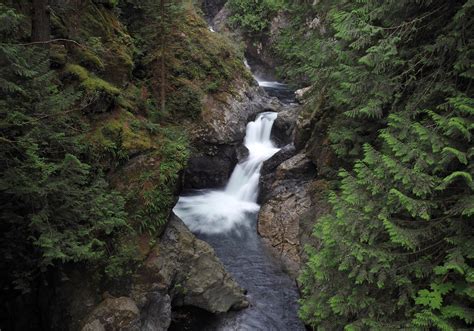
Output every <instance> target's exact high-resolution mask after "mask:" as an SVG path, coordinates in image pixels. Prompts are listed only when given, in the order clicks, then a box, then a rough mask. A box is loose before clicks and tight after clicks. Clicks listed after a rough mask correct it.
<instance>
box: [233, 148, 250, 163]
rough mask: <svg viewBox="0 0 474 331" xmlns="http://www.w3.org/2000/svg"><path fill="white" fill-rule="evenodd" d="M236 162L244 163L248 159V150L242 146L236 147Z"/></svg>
mask: <svg viewBox="0 0 474 331" xmlns="http://www.w3.org/2000/svg"><path fill="white" fill-rule="evenodd" d="M236 152H237V160H238V162H242V161H245V160H246V159H247V158H248V157H249V149H248V148H247V147H245V146H244V145H240V146H239V147H237V150H236Z"/></svg>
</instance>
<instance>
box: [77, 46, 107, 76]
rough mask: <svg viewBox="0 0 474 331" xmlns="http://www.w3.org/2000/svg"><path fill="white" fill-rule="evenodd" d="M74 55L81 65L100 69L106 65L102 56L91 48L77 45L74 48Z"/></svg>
mask: <svg viewBox="0 0 474 331" xmlns="http://www.w3.org/2000/svg"><path fill="white" fill-rule="evenodd" d="M74 55H75V57H76V58H77V59H78V62H79V63H80V64H81V65H84V66H86V67H88V68H91V69H95V70H98V71H103V70H104V69H105V65H104V63H103V61H102V60H101V59H100V57H99V56H98V55H97V54H96V53H95V52H93V51H92V50H91V49H89V48H85V47H76V48H75V49H74Z"/></svg>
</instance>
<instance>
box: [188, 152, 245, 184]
mask: <svg viewBox="0 0 474 331" xmlns="http://www.w3.org/2000/svg"><path fill="white" fill-rule="evenodd" d="M237 158H238V157H237V155H236V151H235V147H234V146H231V145H207V146H202V147H201V152H198V153H196V154H194V155H193V156H192V157H191V158H190V159H189V161H188V165H187V167H186V170H185V172H184V181H183V182H184V188H185V189H204V188H215V187H220V186H222V185H223V184H224V183H225V182H226V181H227V179H228V178H229V177H230V175H231V173H232V170H233V168H234V166H235V164H236V163H237Z"/></svg>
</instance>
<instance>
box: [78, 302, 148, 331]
mask: <svg viewBox="0 0 474 331" xmlns="http://www.w3.org/2000/svg"><path fill="white" fill-rule="evenodd" d="M139 317H140V311H139V310H138V307H137V305H136V304H135V302H134V301H133V300H132V299H130V298H128V297H120V298H107V299H105V300H104V301H102V302H101V303H100V304H99V305H98V306H97V307H96V308H95V309H94V310H93V311H92V313H91V314H90V315H89V317H88V318H87V322H86V324H85V325H84V327H83V328H82V329H81V331H102V330H110V331H116V330H117V331H118V330H129V331H135V330H136V331H138V330H140V319H139Z"/></svg>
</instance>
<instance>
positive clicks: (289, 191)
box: [258, 145, 316, 276]
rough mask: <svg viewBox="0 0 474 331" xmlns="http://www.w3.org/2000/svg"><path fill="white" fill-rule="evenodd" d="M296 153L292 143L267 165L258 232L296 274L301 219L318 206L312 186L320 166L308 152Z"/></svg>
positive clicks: (263, 180)
mask: <svg viewBox="0 0 474 331" xmlns="http://www.w3.org/2000/svg"><path fill="white" fill-rule="evenodd" d="M294 153H295V149H294V146H293V145H288V146H286V147H285V148H283V149H282V150H281V151H280V152H279V153H277V154H275V156H274V157H273V158H271V159H270V160H268V161H267V162H266V163H265V165H264V167H263V168H264V176H263V177H262V181H261V183H262V198H261V200H262V201H261V202H262V203H263V205H262V208H261V210H260V213H259V215H258V233H259V234H260V235H261V236H262V238H264V239H265V240H266V241H267V242H268V243H269V245H270V246H272V247H273V248H274V249H275V251H276V252H277V253H278V255H279V256H280V257H281V259H282V261H283V262H284V263H285V265H286V266H287V268H288V270H289V271H290V273H291V274H292V275H294V276H296V274H297V272H298V270H299V267H300V263H301V260H300V254H301V252H302V249H301V248H302V247H301V243H300V227H301V225H300V222H301V220H302V218H303V216H304V215H306V214H307V213H308V211H309V210H311V208H312V207H313V206H314V201H313V200H312V193H311V192H312V190H311V187H312V184H313V181H314V177H315V175H316V168H315V166H314V164H313V163H312V162H311V160H310V159H309V158H308V157H307V156H306V154H304V153H299V154H296V155H294ZM291 155H294V156H291ZM284 159H286V160H284ZM281 161H282V162H281ZM275 167H276V168H275Z"/></svg>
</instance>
